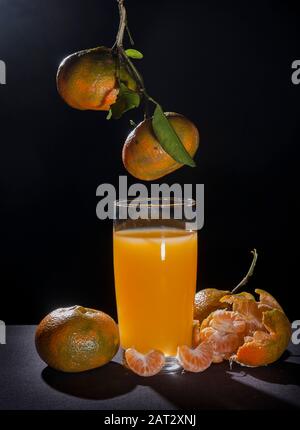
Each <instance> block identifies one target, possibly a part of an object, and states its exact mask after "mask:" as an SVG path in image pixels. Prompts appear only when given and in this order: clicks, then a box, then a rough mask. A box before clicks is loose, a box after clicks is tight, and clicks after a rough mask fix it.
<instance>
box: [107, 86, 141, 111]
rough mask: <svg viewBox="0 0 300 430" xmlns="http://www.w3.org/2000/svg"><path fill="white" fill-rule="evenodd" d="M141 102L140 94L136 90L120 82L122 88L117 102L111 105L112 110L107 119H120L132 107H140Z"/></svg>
mask: <svg viewBox="0 0 300 430" xmlns="http://www.w3.org/2000/svg"><path fill="white" fill-rule="evenodd" d="M139 104H140V96H139V94H138V93H136V92H135V91H132V90H130V89H129V88H127V87H126V85H124V84H123V83H122V82H121V83H120V90H119V94H118V97H117V100H116V102H115V103H114V104H113V105H111V108H110V112H111V113H110V112H109V113H108V115H107V117H106V118H107V119H110V118H114V119H119V118H121V116H122V115H123V113H125V112H127V111H128V110H130V109H133V108H136V107H138V106H139Z"/></svg>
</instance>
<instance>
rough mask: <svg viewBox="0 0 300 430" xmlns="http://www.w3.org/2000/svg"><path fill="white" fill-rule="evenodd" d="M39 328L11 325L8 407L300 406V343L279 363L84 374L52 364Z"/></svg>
mask: <svg viewBox="0 0 300 430" xmlns="http://www.w3.org/2000/svg"><path fill="white" fill-rule="evenodd" d="M34 331H35V326H9V327H7V336H6V345H0V409H2V410H3V409H10V410H19V409H21V410H27V409H30V410H31V409H33V410H40V409H53V410H55V409H68V410H70V409H71V410H77V409H81V410H82V409H104V410H112V409H114V410H118V409H123V410H124V409H130V410H134V409H146V410H153V409H159V410H161V409H195V408H196V409H199V410H200V409H275V408H276V409H290V408H300V372H299V369H300V345H298V346H295V345H292V344H291V345H290V347H289V349H288V351H286V353H285V354H284V356H283V357H282V358H281V359H280V360H279V361H278V362H277V363H275V364H273V365H270V366H268V367H260V368H246V367H241V366H239V365H237V364H235V365H233V367H232V369H230V367H229V364H228V362H225V363H222V364H215V365H212V366H211V367H210V368H209V369H208V370H207V371H206V372H204V373H200V374H191V373H178V374H171V375H156V376H153V377H152V378H141V377H138V376H136V375H134V374H132V373H131V372H130V371H129V370H127V369H125V368H124V367H123V366H122V365H121V364H120V359H121V354H120V353H119V354H117V356H116V357H115V358H114V360H113V361H112V362H111V363H109V364H107V365H106V366H104V367H102V368H99V369H96V370H92V371H89V372H85V373H81V374H64V373H60V372H56V371H54V370H52V369H50V368H49V367H47V366H46V365H45V364H44V363H43V362H42V361H41V360H40V358H39V356H38V355H37V353H36V350H35V346H34Z"/></svg>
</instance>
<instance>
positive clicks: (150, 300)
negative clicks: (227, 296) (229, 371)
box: [113, 198, 197, 371]
mask: <svg viewBox="0 0 300 430" xmlns="http://www.w3.org/2000/svg"><path fill="white" fill-rule="evenodd" d="M194 204H195V202H194V201H193V200H191V199H187V200H182V199H175V198H174V199H171V198H160V199H140V200H138V199H134V200H133V201H130V200H118V201H116V202H115V220H114V231H113V242H114V273H115V289H116V299H117V311H118V322H119V329H120V339H121V346H122V348H123V349H127V348H135V349H136V350H138V351H139V352H142V353H147V352H149V351H150V350H151V349H158V350H160V351H162V352H163V353H164V354H165V356H166V358H167V359H166V366H165V369H164V370H165V371H174V370H175V369H176V368H178V363H177V361H176V359H175V356H176V353H177V347H178V346H179V345H188V346H191V343H192V328H193V303H194V296H195V290H196V276H197V231H195V230H192V229H190V227H189V226H190V224H189V223H188V221H187V219H186V218H185V213H186V212H185V209H187V208H190V207H191V206H193V205H194ZM137 209H138V210H139V211H140V214H141V217H138V216H137V212H138V211H137ZM126 213H127V215H126ZM132 214H133V215H132ZM130 215H131V218H130ZM132 218H136V219H132Z"/></svg>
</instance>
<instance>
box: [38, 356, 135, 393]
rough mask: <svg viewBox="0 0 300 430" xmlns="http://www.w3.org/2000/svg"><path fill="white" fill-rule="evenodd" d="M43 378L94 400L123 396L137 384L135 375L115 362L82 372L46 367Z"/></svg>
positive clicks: (54, 386) (51, 383)
mask: <svg viewBox="0 0 300 430" xmlns="http://www.w3.org/2000/svg"><path fill="white" fill-rule="evenodd" d="M42 378H43V380H44V381H45V382H46V383H47V384H48V385H50V386H51V387H52V388H54V389H55V390H58V391H61V392H63V393H66V394H70V395H72V396H76V397H81V398H84V399H93V400H105V399H111V398H113V397H117V396H121V395H122V394H125V393H128V392H129V391H131V390H133V389H134V388H135V387H136V385H137V384H136V377H135V375H132V374H131V372H129V370H127V369H125V368H124V367H123V366H121V365H120V364H118V363H115V362H110V363H108V364H106V365H105V366H104V367H100V368H98V369H94V370H89V371H88V372H82V373H63V372H58V371H56V370H54V369H51V368H50V367H45V369H44V370H43V371H42Z"/></svg>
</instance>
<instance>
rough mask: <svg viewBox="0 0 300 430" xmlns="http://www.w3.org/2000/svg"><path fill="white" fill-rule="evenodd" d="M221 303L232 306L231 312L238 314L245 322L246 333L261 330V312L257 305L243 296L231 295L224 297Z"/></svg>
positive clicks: (251, 299)
mask: <svg viewBox="0 0 300 430" xmlns="http://www.w3.org/2000/svg"><path fill="white" fill-rule="evenodd" d="M221 301H222V302H226V303H229V304H232V310H233V312H235V313H238V314H239V315H240V317H241V318H242V319H243V320H244V321H245V324H246V329H247V332H248V333H250V334H251V333H254V332H255V331H256V330H263V325H262V312H263V310H262V309H260V307H259V305H258V303H257V302H256V301H255V300H253V298H249V297H247V296H245V295H242V293H240V294H232V295H228V296H224V297H223V298H222V299H221Z"/></svg>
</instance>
